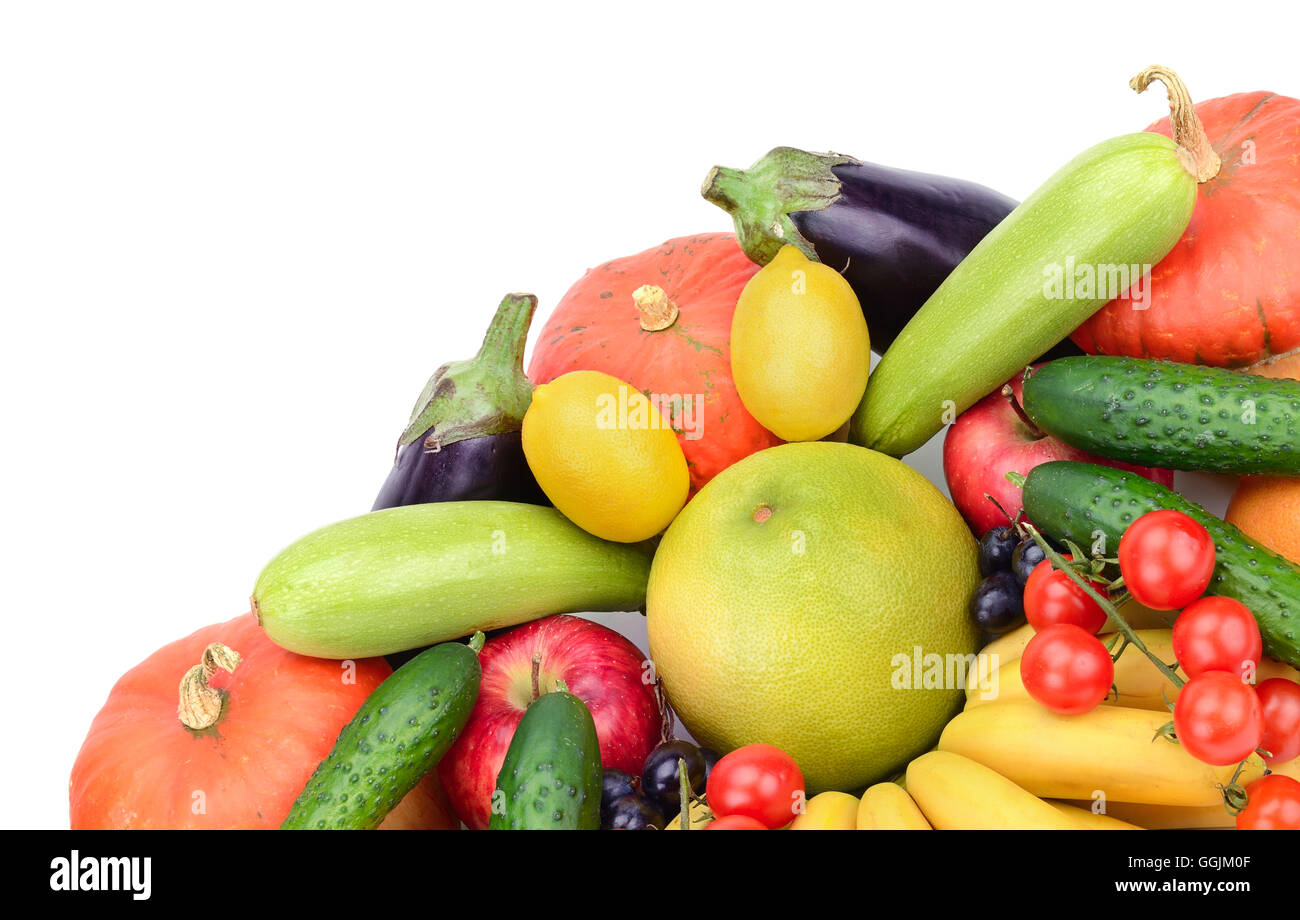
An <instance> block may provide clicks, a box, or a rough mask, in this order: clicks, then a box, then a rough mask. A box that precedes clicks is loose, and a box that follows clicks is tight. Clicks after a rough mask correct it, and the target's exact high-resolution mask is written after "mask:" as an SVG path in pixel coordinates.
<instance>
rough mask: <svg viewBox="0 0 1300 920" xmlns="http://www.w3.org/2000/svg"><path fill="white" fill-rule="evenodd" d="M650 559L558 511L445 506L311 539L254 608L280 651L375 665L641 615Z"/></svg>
mask: <svg viewBox="0 0 1300 920" xmlns="http://www.w3.org/2000/svg"><path fill="white" fill-rule="evenodd" d="M649 575H650V552H649V551H648V549H647V548H646V547H645V546H643V545H640V544H622V543H609V542H607V541H605V540H601V539H599V538H597V537H593V536H592V535H591V534H589V533H587V532H586V531H584V530H581V529H580V528H578V527H577V526H576V525H574V524H572V523H570V522H569V520H568V519H567V518H565V517H564V515H562V514H560V512H558V511H556V510H555V509H554V508H544V507H541V506H538V505H526V504H520V503H515V502H437V503H431V504H422V505H408V506H405V507H401V508H387V509H385V510H383V511H372V512H371V513H369V514H364V515H362V516H361V517H356V518H351V519H350V520H346V521H342V522H340V523H338V524H332V525H330V526H329V527H324V528H322V529H320V530H318V531H316V532H315V533H311V534H308V535H307V536H305V537H303V538H302V539H301V540H299V541H298V542H296V543H294V544H293V545H292V546H290V547H288V548H287V549H285V550H284V551H283V552H281V553H280V554H279V555H278V556H276V557H275V558H274V559H273V560H271V562H270V563H269V564H268V565H267V566H266V568H265V569H263V570H262V574H261V575H260V576H259V577H258V579H257V586H256V588H255V589H254V591H253V599H252V600H253V610H254V612H255V613H256V614H257V617H258V621H259V622H260V623H261V624H262V628H263V629H265V630H266V634H267V635H268V636H270V637H271V639H272V640H273V641H274V642H276V643H277V644H278V645H280V646H282V647H283V648H286V649H288V650H289V651H291V652H297V653H299V654H302V655H312V656H315V657H317V658H367V657H370V656H373V655H388V654H392V653H394V652H400V651H405V650H407V649H413V648H420V647H422V646H425V645H432V644H434V643H436V642H445V641H447V640H448V639H457V638H460V637H461V636H467V635H469V634H470V633H472V632H474V631H475V630H476V629H482V630H485V631H486V630H490V629H498V628H500V627H503V626H514V625H516V624H518V623H524V622H527V621H529V620H535V619H537V618H539V617H543V616H548V615H550V614H552V613H571V612H581V611H605V610H643V609H644V608H645V588H646V579H647V578H649Z"/></svg>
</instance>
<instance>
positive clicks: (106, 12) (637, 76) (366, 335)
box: [0, 0, 1300, 827]
mask: <svg viewBox="0 0 1300 920" xmlns="http://www.w3.org/2000/svg"><path fill="white" fill-rule="evenodd" d="M901 6H902V9H903V11H902V12H899V11H898V9H887V8H881V6H878V5H876V4H861V3H853V4H849V3H844V4H838V5H833V4H827V5H820V4H809V3H791V2H785V3H770V4H769V3H757V2H753V3H744V4H728V5H720V4H719V5H715V4H710V3H704V2H699V0H696V2H690V3H675V2H670V0H660V2H657V3H654V4H649V3H638V4H635V5H623V4H611V3H600V4H590V5H582V6H579V5H568V4H563V3H546V4H536V3H534V4H526V5H519V6H511V5H509V4H503V3H458V4H450V3H364V4H363V3H353V4H339V3H325V2H312V3H302V4H298V3H276V2H265V0H263V2H256V3H242V2H226V3H222V4H196V3H184V2H166V3H103V2H95V3H84V4H79V3H60V2H43V3H5V4H4V5H3V6H0V316H2V317H3V326H2V330H3V331H2V332H0V348H2V349H3V353H2V354H0V383H2V388H0V392H2V393H3V413H4V414H3V423H4V424H3V429H2V432H3V433H2V434H0V443H2V445H3V450H0V472H2V473H3V480H2V481H3V508H2V510H0V520H2V521H3V531H2V533H0V565H2V566H3V568H2V569H0V571H3V576H4V581H3V589H4V595H3V597H4V625H3V633H2V634H0V637H2V638H0V643H2V645H0V647H2V648H3V650H4V656H3V660H2V661H0V708H2V711H0V726H3V730H4V732H5V734H6V737H7V741H6V743H5V745H4V747H5V751H6V756H5V757H4V758H3V759H2V762H3V767H0V769H2V770H3V771H4V772H3V775H2V776H0V782H2V783H3V788H5V789H7V790H8V791H9V794H8V795H6V796H5V797H4V806H3V809H4V810H3V813H0V824H2V825H3V826H6V827H33V826H35V827H66V826H67V776H68V771H69V769H70V768H71V765H72V761H73V759H74V757H75V756H76V753H77V750H78V748H79V746H80V744H81V740H82V738H83V736H84V734H85V731H86V729H87V727H88V726H89V723H90V720H91V718H92V717H93V716H94V713H95V712H96V711H97V710H98V708H99V707H100V705H101V704H102V703H103V701H104V698H105V696H106V695H107V693H108V690H109V688H110V687H111V686H112V684H113V682H114V681H115V680H116V679H117V677H118V676H119V675H120V674H121V673H122V672H124V671H125V670H127V669H128V668H129V667H131V666H133V665H135V664H136V663H137V662H138V661H140V660H141V659H142V658H144V657H145V656H147V655H148V654H149V653H151V652H152V651H153V650H155V649H156V648H157V647H159V646H161V645H163V644H164V643H166V642H169V641H171V640H173V639H176V638H179V637H181V636H183V635H185V634H187V633H189V632H191V631H193V630H194V629H195V628H197V627H199V626H201V625H204V624H207V623H210V622H216V621H219V620H224V619H227V618H230V617H232V616H235V615H237V614H239V613H241V612H242V611H244V610H246V609H247V606H246V604H247V601H246V598H247V597H248V594H249V592H250V590H251V588H252V585H253V581H254V579H255V577H256V575H257V573H258V571H259V570H260V568H261V567H262V565H263V564H264V563H265V562H266V561H267V560H268V559H269V558H270V557H271V556H272V555H274V554H275V553H276V552H277V551H278V550H279V549H280V548H281V547H283V546H284V545H286V544H287V543H289V542H290V541H292V540H293V539H295V538H297V537H298V536H300V535H301V534H303V533H305V532H306V531H308V530H311V529H314V528H315V527H317V526H320V525H323V524H326V523H329V522H331V521H333V520H335V519H339V518H343V517H349V516H352V515H354V514H358V513H361V512H363V511H365V510H367V509H368V508H369V507H370V503H371V501H372V500H373V498H374V495H375V492H376V490H377V489H378V487H379V485H380V483H381V482H382V481H383V478H384V476H385V473H386V471H387V469H388V466H389V463H390V461H391V459H392V451H393V444H394V442H395V439H396V437H397V435H398V433H399V431H400V430H401V429H402V427H403V425H404V424H405V422H406V417H407V413H408V411H409V409H410V405H411V403H412V402H413V401H414V399H415V396H416V395H417V393H418V392H419V390H420V388H421V386H422V385H423V384H424V381H425V379H426V378H427V377H428V376H429V374H430V373H431V372H432V371H433V370H434V368H436V367H437V366H438V365H439V364H441V363H442V362H444V361H446V360H450V359H455V358H462V357H468V356H469V355H471V354H472V353H473V352H474V351H475V350H476V348H477V346H478V341H479V338H480V337H481V335H482V331H483V329H484V327H485V325H486V323H487V321H488V319H489V317H490V316H491V312H492V309H493V308H494V307H495V306H496V304H497V302H498V301H499V300H500V297H501V295H502V294H503V293H505V292H507V291H532V292H535V293H536V294H537V295H538V296H539V297H540V298H541V307H540V309H539V314H538V317H537V319H536V320H535V322H534V328H535V329H537V328H540V327H541V325H542V323H543V321H544V319H545V316H546V314H547V312H548V311H549V310H550V308H551V307H552V306H553V305H554V304H555V302H556V300H557V299H558V298H559V297H560V295H561V294H562V293H563V292H564V290H565V289H566V288H567V287H568V285H569V284H570V283H572V282H573V281H574V280H576V279H577V278H578V277H579V276H580V275H581V274H582V272H583V271H584V270H585V269H586V268H588V267H589V266H592V265H595V264H597V263H599V262H601V261H604V260H606V259H608V258H611V257H615V256H621V255H626V254H631V253H634V252H638V251H640V250H642V249H646V248H649V247H651V246H654V245H657V244H658V243H660V242H662V241H663V240H664V239H667V238H669V237H674V236H680V235H684V234H689V233H695V232H700V231H709V230H724V229H727V228H728V227H729V221H728V218H727V217H726V216H725V215H724V214H723V213H722V212H721V211H718V210H716V209H715V208H713V207H712V206H711V205H708V204H706V203H705V202H704V201H703V200H702V199H701V198H700V197H699V196H698V194H697V189H698V186H699V183H700V181H701V180H702V178H703V177H704V174H705V173H706V172H707V170H708V168H709V167H710V166H712V165H714V164H715V163H722V164H727V165H731V166H748V165H749V164H750V163H751V162H752V161H753V160H755V159H757V158H758V157H759V156H760V155H761V154H763V153H764V152H765V151H767V150H768V149H769V148H771V147H773V146H776V145H779V144H788V145H793V146H798V147H804V148H807V149H813V150H825V149H835V150H837V151H841V152H844V153H850V154H853V155H855V156H858V157H860V158H863V159H868V160H873V161H876V162H880V163H885V164H888V165H893V166H901V167H907V168H912V169H919V170H924V171H930V172H938V173H946V174H951V175H957V176H962V177H966V178H970V179H974V180H977V181H980V182H982V183H984V184H986V185H990V186H992V187H994V188H997V189H999V190H1001V191H1003V192H1005V193H1007V194H1009V195H1012V196H1015V197H1017V198H1023V197H1025V196H1026V195H1028V194H1029V192H1031V191H1032V190H1033V189H1034V188H1035V187H1036V186H1037V185H1038V184H1039V183H1040V182H1041V181H1042V180H1043V179H1045V178H1046V177H1047V176H1048V175H1050V174H1051V173H1052V172H1053V171H1054V170H1055V169H1056V168H1057V167H1058V166H1060V165H1061V164H1062V163H1064V162H1065V161H1066V160H1067V159H1069V158H1070V157H1071V156H1073V155H1074V154H1076V153H1078V152H1079V151H1081V150H1082V149H1084V148H1085V147H1087V146H1089V145H1091V144H1093V143H1095V142H1097V141H1099V140H1101V139H1103V138H1106V137H1109V136H1112V135H1115V134H1120V133H1124V132H1127V131H1135V130H1140V129H1142V128H1144V127H1145V126H1146V125H1147V124H1149V123H1150V122H1151V121H1153V120H1155V119H1156V118H1158V117H1160V116H1162V115H1164V114H1165V112H1166V109H1165V103H1164V100H1163V98H1162V94H1161V93H1159V92H1148V94H1147V95H1145V96H1137V95H1135V94H1134V93H1133V92H1132V91H1131V90H1129V89H1128V87H1127V81H1128V78H1129V77H1130V76H1131V75H1132V74H1134V73H1136V72H1137V71H1138V70H1139V69H1141V68H1142V67H1143V66H1145V65H1148V64H1152V63H1162V64H1167V65H1169V66H1172V67H1174V68H1175V69H1176V70H1178V71H1179V72H1180V74H1181V75H1182V76H1183V77H1184V78H1185V80H1186V81H1187V82H1188V84H1189V86H1190V87H1191V90H1192V92H1193V94H1194V96H1195V97H1196V98H1198V99H1206V98H1210V97H1213V96H1219V95H1225V94H1228V93H1232V92H1243V91H1251V90H1261V89H1267V90H1275V91H1278V92H1283V93H1289V94H1293V95H1294V94H1298V93H1300V85H1298V84H1300V74H1298V73H1297V72H1296V66H1295V61H1296V45H1295V42H1296V36H1297V30H1296V21H1295V19H1296V17H1295V15H1294V13H1293V12H1292V13H1290V14H1288V13H1287V12H1285V7H1284V6H1283V5H1281V4H1278V5H1276V6H1274V5H1271V4H1267V3H1262V2H1251V3H1249V4H1247V5H1245V6H1244V7H1242V8H1241V9H1233V8H1224V7H1223V5H1222V4H1205V5H1204V6H1202V7H1200V8H1199V9H1198V8H1197V7H1196V6H1195V5H1194V4H1190V3H1180V4H1137V3H1132V2H1128V3H1116V4H1105V3H1092V2H1090V3H1085V4H1070V5H1068V6H1067V5H1062V6H1061V7H1059V8H1058V7H1056V6H1055V5H1052V6H1049V5H1047V4H1041V3H1038V4H1024V5H1017V6H1010V5H1004V6H1000V7H999V6H998V5H996V4H992V3H979V4H972V3H962V4H957V5H954V6H953V7H951V8H949V7H947V6H944V7H930V6H925V5H922V4H903V5H901ZM1288 6H1290V5H1289V4H1288ZM1292 8H1293V7H1292ZM940 440H941V439H939V438H936V439H935V440H934V441H932V442H931V443H930V444H929V445H928V446H927V447H926V448H925V449H924V450H923V451H921V452H919V453H918V454H916V455H914V456H913V457H912V458H910V461H909V462H912V463H913V464H915V465H916V466H918V467H919V468H920V469H922V470H923V471H924V472H926V473H927V474H928V475H930V476H931V477H932V478H936V479H940V480H941V477H940V476H939V472H938V469H939V468H938V459H937V458H938V446H939V441H940ZM1179 484H1180V486H1186V485H1188V480H1186V479H1183V478H1181V477H1180V481H1179ZM1222 485H1223V484H1222V483H1219V484H1217V486H1216V485H1208V486H1207V483H1206V481H1204V480H1203V481H1201V482H1199V483H1196V484H1193V486H1192V489H1193V491H1192V494H1193V495H1194V496H1196V497H1201V498H1203V499H1205V500H1206V501H1207V503H1208V504H1210V506H1211V507H1212V508H1218V509H1221V508H1222V502H1223V498H1224V495H1225V494H1226V493H1225V492H1224V491H1223V488H1222ZM642 635H643V633H642Z"/></svg>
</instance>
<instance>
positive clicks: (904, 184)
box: [702, 147, 1080, 357]
mask: <svg viewBox="0 0 1300 920" xmlns="http://www.w3.org/2000/svg"><path fill="white" fill-rule="evenodd" d="M702 192H703V195H704V197H705V198H706V199H708V200H709V201H711V202H713V203H714V204H716V205H717V206H718V207H720V208H722V209H723V210H725V211H727V212H728V213H729V214H730V215H731V216H732V218H733V220H734V221H735V224H736V233H737V235H738V236H739V239H740V245H741V246H742V247H743V248H744V250H745V253H746V254H747V255H748V256H749V257H750V258H751V259H753V260H754V261H755V262H757V263H758V264H759V265H766V264H767V263H768V262H770V261H771V260H772V258H773V257H774V256H775V255H776V253H777V251H778V250H779V249H780V248H781V247H782V246H784V245H786V244H790V245H793V246H796V247H798V249H799V250H800V251H801V252H803V254H804V255H805V256H807V257H808V258H810V259H816V260H817V261H820V262H823V263H825V264H827V265H830V266H832V267H834V268H836V269H838V270H839V272H840V273H841V274H842V275H843V276H844V277H845V279H846V280H847V281H848V282H849V284H850V286H851V287H852V288H853V290H854V292H855V293H856V294H857V295H858V300H859V301H860V302H861V303H862V312H863V314H864V315H865V316H866V318H867V329H868V330H869V331H870V333H871V347H872V349H873V350H874V351H876V352H878V353H880V354H883V353H884V351H885V349H887V348H888V347H889V345H890V343H892V342H893V341H894V339H895V338H897V337H898V334H899V333H900V332H901V331H902V330H903V327H904V326H906V325H907V323H908V321H909V320H910V319H911V318H912V316H913V315H914V314H915V313H916V311H917V310H919V309H920V308H921V305H922V304H924V303H925V302H926V300H928V299H929V297H930V295H931V294H933V293H934V291H935V289H936V288H937V287H938V286H939V284H940V282H942V281H943V279H944V278H946V277H948V274H949V273H950V272H951V271H952V270H953V269H954V268H955V267H956V266H957V263H958V262H960V261H961V260H962V259H964V258H965V257H966V254H967V253H969V252H970V251H971V250H972V249H974V248H975V244H976V243H978V242H979V241H980V240H982V239H983V238H984V237H985V235H986V234H987V233H988V232H989V231H990V230H992V229H993V228H994V227H995V226H997V225H998V223H999V222H1001V220H1002V218H1004V217H1006V216H1007V215H1008V214H1009V213H1011V211H1012V209H1013V208H1015V206H1016V202H1015V201H1014V200H1012V199H1010V198H1008V197H1006V196H1005V195H1002V194H999V193H998V192H995V191H993V190H992V189H989V188H985V187H984V186H982V185H976V184H975V183H973V182H967V181H964V180H961V179H950V178H947V177H945V176H932V175H927V174H925V173H918V172H911V171H908V170H903V169H891V168H889V167H886V166H877V165H875V164H874V163H863V162H860V161H858V160H855V159H853V158H852V157H846V156H840V155H838V154H833V153H827V154H819V153H808V152H807V151H804V150H797V149H795V148H793V147H777V148H776V149H775V150H773V151H771V152H770V153H768V154H767V155H766V156H765V157H763V158H762V159H761V160H759V161H758V162H757V163H755V164H754V165H753V166H751V167H750V168H749V169H747V170H740V169H730V168H727V167H724V166H715V167H714V168H713V170H712V171H711V172H710V173H709V175H708V177H707V178H706V179H705V180H704V188H703V190H702ZM1057 351H1061V353H1063V354H1064V353H1068V354H1079V353H1080V352H1079V350H1078V349H1077V348H1075V347H1074V346H1073V345H1071V344H1070V343H1069V341H1068V340H1067V341H1066V342H1065V343H1063V344H1062V345H1061V346H1057V349H1054V350H1053V351H1052V352H1051V353H1049V355H1048V356H1050V357H1056V356H1058V355H1057Z"/></svg>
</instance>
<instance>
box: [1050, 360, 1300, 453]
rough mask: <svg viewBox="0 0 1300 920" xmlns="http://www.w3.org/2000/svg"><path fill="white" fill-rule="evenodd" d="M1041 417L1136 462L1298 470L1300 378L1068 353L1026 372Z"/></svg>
mask: <svg viewBox="0 0 1300 920" xmlns="http://www.w3.org/2000/svg"><path fill="white" fill-rule="evenodd" d="M1024 408H1025V412H1026V413H1028V415H1029V417H1030V418H1031V419H1032V420H1033V422H1034V424H1035V425H1037V426H1038V427H1039V428H1041V429H1043V430H1044V431H1046V432H1047V433H1048V434H1051V435H1055V436H1056V437H1058V438H1060V439H1061V440H1062V441H1065V442H1066V443H1067V444H1072V445H1073V446H1075V447H1078V448H1080V449H1082V450H1086V451H1089V452H1090V453H1094V454H1098V455H1100V456H1102V457H1110V458H1112V459H1114V460H1123V461H1124V462H1126V463H1132V464H1134V465H1135V466H1155V467H1163V468H1165V469H1171V470H1202V471H1204V472H1209V473H1237V474H1254V473H1276V474H1281V475H1286V476H1296V475H1300V430H1298V426H1297V421H1298V420H1300V381H1297V380H1285V379H1280V380H1274V379H1270V378H1268V377H1255V376H1252V375H1249V374H1241V373H1238V372H1237V371H1230V370H1223V369H1221V368H1214V367H1200V366H1198V365H1195V364H1176V363H1173V362H1170V361H1151V360H1144V359H1139V358H1110V357H1099V356H1098V357H1083V358H1061V359H1060V360H1058V361H1053V362H1051V363H1050V364H1046V365H1044V366H1043V367H1041V368H1039V369H1038V370H1037V371H1035V372H1034V373H1033V374H1032V375H1030V377H1029V378H1028V379H1027V380H1026V381H1025V385H1024Z"/></svg>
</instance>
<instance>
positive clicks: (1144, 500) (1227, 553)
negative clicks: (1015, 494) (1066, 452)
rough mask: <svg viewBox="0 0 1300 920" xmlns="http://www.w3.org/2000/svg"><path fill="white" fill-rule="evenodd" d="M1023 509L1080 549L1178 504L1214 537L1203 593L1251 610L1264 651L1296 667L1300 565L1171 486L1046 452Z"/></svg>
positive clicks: (1111, 543)
mask: <svg viewBox="0 0 1300 920" xmlns="http://www.w3.org/2000/svg"><path fill="white" fill-rule="evenodd" d="M1023 494H1024V508H1025V515H1026V516H1027V517H1028V518H1029V519H1030V520H1031V521H1033V522H1034V524H1035V525H1037V526H1038V528H1039V529H1040V530H1042V532H1043V535H1044V536H1047V537H1049V538H1051V539H1054V540H1058V541H1060V540H1070V541H1071V542H1073V543H1075V544H1076V545H1078V546H1080V547H1082V548H1083V549H1084V550H1085V551H1087V550H1088V549H1089V547H1091V546H1093V545H1095V544H1096V543H1097V541H1098V539H1099V538H1100V539H1102V541H1103V543H1102V546H1103V547H1104V552H1105V553H1106V554H1107V555H1110V554H1113V553H1114V552H1116V550H1117V549H1118V547H1119V539H1120V537H1121V536H1123V534H1124V531H1125V530H1127V529H1128V526H1129V525H1130V524H1132V523H1133V522H1134V521H1136V520H1137V519H1138V518H1139V517H1141V516H1142V515H1144V514H1146V513H1148V512H1150V511H1158V510H1160V509H1163V508H1169V509H1173V510H1175V511H1181V512H1182V513H1183V514H1186V515H1187V516H1188V517H1190V518H1192V519H1193V520H1195V521H1197V522H1198V523H1200V524H1201V526H1203V527H1204V528H1205V529H1206V530H1208V531H1209V532H1210V536H1211V537H1212V538H1213V539H1214V550H1215V566H1214V576H1213V578H1212V580H1211V581H1210V587H1209V589H1208V591H1207V593H1208V594H1220V595H1224V596H1226V597H1232V598H1236V599H1237V600H1239V601H1241V602H1242V603H1243V604H1245V605H1246V606H1247V607H1249V608H1250V611H1251V613H1253V614H1254V615H1255V619H1256V620H1257V621H1258V622H1259V631H1260V634H1261V635H1262V636H1263V637H1264V654H1265V655H1268V656H1269V657H1270V658H1276V659H1277V660H1278V661H1284V662H1286V663H1287V664H1289V665H1291V666H1293V667H1300V566H1297V565H1295V564H1294V563H1292V562H1290V561H1288V560H1287V559H1284V558H1283V557H1281V556H1279V555H1277V554H1276V553H1273V552H1270V551H1269V550H1267V549H1264V548H1263V547H1261V546H1258V545H1257V544H1256V543H1255V542H1254V541H1252V540H1251V539H1250V538H1249V537H1247V536H1246V535H1245V534H1244V533H1242V532H1241V531H1240V530H1238V529H1237V528H1236V527H1234V526H1232V525H1231V524H1229V523H1227V522H1225V521H1222V520H1220V519H1219V518H1217V517H1215V516H1214V515H1212V514H1210V513H1209V512H1208V511H1206V510H1205V509H1204V508H1202V507H1201V506H1200V505H1197V504H1194V503H1193V502H1189V501H1188V500H1187V499H1185V498H1183V497H1182V496H1181V495H1179V494H1178V493H1177V492H1173V491H1171V490H1169V489H1166V488H1165V487H1164V486H1162V485H1159V484H1158V483H1154V482H1152V481H1151V480H1149V479H1144V478H1143V477H1141V476H1138V475H1137V474H1136V473H1128V472H1125V471H1123V470H1117V469H1114V468H1113V467H1109V466H1099V465H1097V464H1093V463H1076V462H1074V461H1072V460H1053V461H1050V462H1048V463H1043V464H1040V465H1038V466H1036V467H1034V468H1033V469H1032V470H1030V471H1029V475H1028V476H1027V477H1026V478H1025V484H1024V488H1023Z"/></svg>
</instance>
